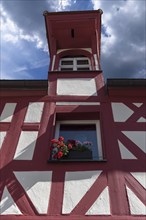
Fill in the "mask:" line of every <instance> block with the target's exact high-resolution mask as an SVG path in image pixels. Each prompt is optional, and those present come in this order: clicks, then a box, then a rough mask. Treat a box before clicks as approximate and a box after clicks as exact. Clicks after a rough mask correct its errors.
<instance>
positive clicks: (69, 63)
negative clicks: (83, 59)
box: [61, 60, 73, 65]
mask: <svg viewBox="0 0 146 220" xmlns="http://www.w3.org/2000/svg"><path fill="white" fill-rule="evenodd" d="M61 65H73V60H62V61H61Z"/></svg>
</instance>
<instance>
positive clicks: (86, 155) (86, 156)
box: [67, 150, 92, 160]
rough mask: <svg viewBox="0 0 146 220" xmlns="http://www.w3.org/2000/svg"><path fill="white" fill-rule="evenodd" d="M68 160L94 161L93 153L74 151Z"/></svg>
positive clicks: (70, 153)
mask: <svg viewBox="0 0 146 220" xmlns="http://www.w3.org/2000/svg"><path fill="white" fill-rule="evenodd" d="M67 159H70V160H71V159H73V160H75V159H77V160H78V159H92V151H90V150H86V151H74V150H71V151H70V152H69V154H68V157H67Z"/></svg>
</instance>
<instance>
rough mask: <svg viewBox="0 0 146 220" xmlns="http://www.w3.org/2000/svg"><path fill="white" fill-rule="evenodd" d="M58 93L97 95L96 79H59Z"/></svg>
mask: <svg viewBox="0 0 146 220" xmlns="http://www.w3.org/2000/svg"><path fill="white" fill-rule="evenodd" d="M57 95H69V96H71V95H76V96H97V89H96V83H95V79H93V78H76V79H75V78H74V79H68V78H66V79H58V80H57Z"/></svg>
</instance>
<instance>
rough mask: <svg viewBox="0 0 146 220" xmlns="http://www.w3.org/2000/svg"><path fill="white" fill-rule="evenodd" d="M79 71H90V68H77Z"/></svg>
mask: <svg viewBox="0 0 146 220" xmlns="http://www.w3.org/2000/svg"><path fill="white" fill-rule="evenodd" d="M77 70H90V68H89V67H77Z"/></svg>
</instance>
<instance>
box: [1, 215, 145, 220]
mask: <svg viewBox="0 0 146 220" xmlns="http://www.w3.org/2000/svg"><path fill="white" fill-rule="evenodd" d="M81 218H82V219H84V220H145V218H146V217H145V216H140V215H139V216H130V215H128V216H127V215H123V216H119V215H115V216H84V217H81V216H80V215H79V216H78V215H77V216H69V215H61V216H60V215H59V216H49V217H48V216H44V215H40V216H31V217H30V216H14V215H9V216H1V220H10V219H11V220H18V219H20V220H68V219H69V220H81Z"/></svg>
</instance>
